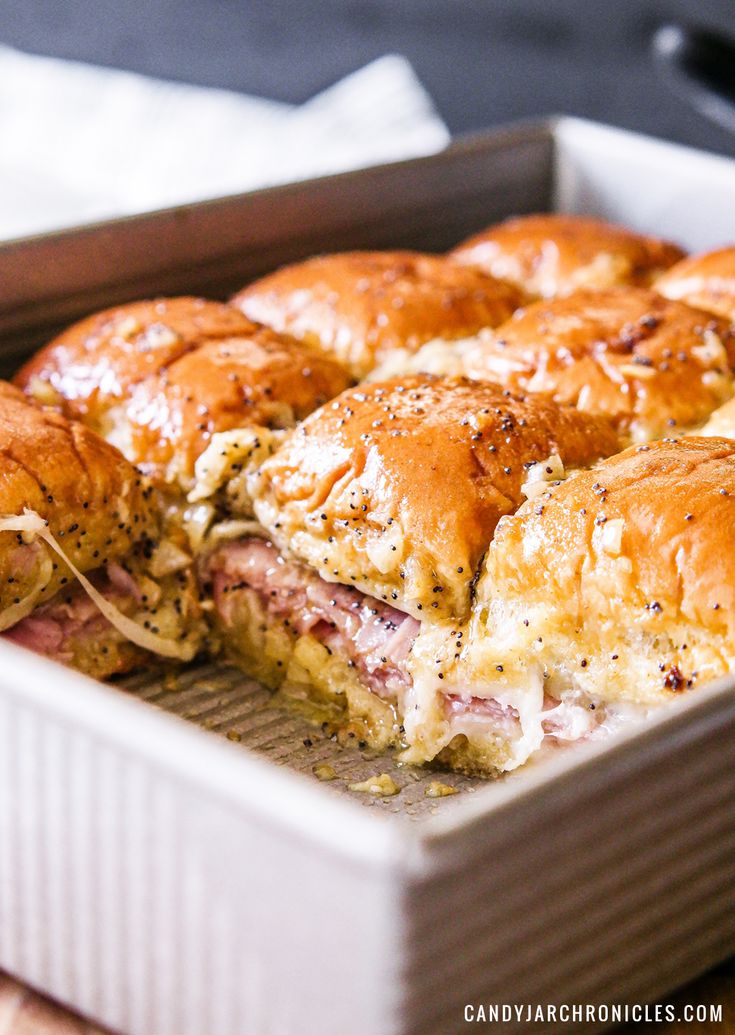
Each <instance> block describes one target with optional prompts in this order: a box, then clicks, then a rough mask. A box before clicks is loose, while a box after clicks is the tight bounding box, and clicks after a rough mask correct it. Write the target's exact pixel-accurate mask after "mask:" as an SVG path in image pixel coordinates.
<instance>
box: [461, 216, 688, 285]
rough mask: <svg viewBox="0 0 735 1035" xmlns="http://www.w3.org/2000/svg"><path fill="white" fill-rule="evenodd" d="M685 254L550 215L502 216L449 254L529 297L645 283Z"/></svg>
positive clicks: (585, 220)
mask: <svg viewBox="0 0 735 1035" xmlns="http://www.w3.org/2000/svg"><path fill="white" fill-rule="evenodd" d="M683 255H684V252H683V251H682V250H681V248H679V247H677V245H675V244H671V243H670V242H668V241H662V240H659V238H657V237H647V236H645V235H643V234H637V233H634V232H633V231H632V230H628V229H627V228H626V227H622V226H617V225H616V224H614V223H607V222H605V221H604V220H601V219H591V218H589V217H587V216H572V215H554V214H551V215H550V214H544V215H532V216H520V217H517V218H515V219H508V220H505V221H504V222H502V223H498V224H496V225H495V226H491V227H489V228H488V229H487V230H483V231H482V232H481V233H479V234H475V235H473V236H472V237H470V238H469V239H468V240H466V241H464V242H463V243H462V244H460V245H459V246H458V247H457V248H455V249H454V251H453V252H451V257H452V258H453V259H454V261H455V262H458V263H461V264H462V265H468V266H473V267H476V268H477V269H481V270H483V271H484V272H485V273H488V274H490V275H491V276H493V277H499V278H500V279H502V280H507V281H509V282H510V283H511V284H515V285H516V286H517V287H519V288H520V289H521V290H523V291H525V292H526V293H527V294H528V295H529V296H530V297H532V298H553V297H554V296H555V295H565V294H569V292H571V291H574V290H576V289H577V288H582V287H589V288H607V287H612V286H613V285H615V284H638V285H644V286H645V285H647V284H650V283H651V281H652V280H653V279H654V278H655V277H656V276H657V274H659V273H661V272H663V270H665V269H668V267H669V266H671V265H672V264H673V263H675V262H678V260H679V259H681V258H682V256H683Z"/></svg>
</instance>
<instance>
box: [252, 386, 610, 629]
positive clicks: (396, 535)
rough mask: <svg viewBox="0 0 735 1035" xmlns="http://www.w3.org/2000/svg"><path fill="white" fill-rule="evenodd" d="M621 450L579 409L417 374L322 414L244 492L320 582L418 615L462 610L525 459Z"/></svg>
mask: <svg viewBox="0 0 735 1035" xmlns="http://www.w3.org/2000/svg"><path fill="white" fill-rule="evenodd" d="M618 448H619V443H618V439H617V437H616V435H615V433H614V431H613V430H612V428H611V426H610V425H609V423H608V422H606V421H604V420H602V419H599V418H594V417H590V416H588V415H586V414H582V413H580V412H579V411H577V410H573V409H570V408H561V407H558V406H556V405H555V404H554V403H552V402H549V401H546V400H542V399H538V398H530V397H529V398H528V399H523V398H521V397H517V396H513V395H511V394H510V393H509V392H504V391H503V390H502V389H501V388H499V387H498V386H497V385H494V384H490V383H480V382H473V381H469V380H463V379H441V378H432V377H414V378H407V379H405V380H395V381H389V382H385V383H382V384H377V383H373V384H369V385H365V386H361V387H360V388H359V389H354V390H349V391H347V392H344V393H343V394H342V395H340V396H339V397H338V398H337V399H335V400H333V401H332V402H331V403H328V404H327V405H326V406H323V407H322V408H321V409H320V410H317V411H316V412H315V413H313V414H312V415H311V416H310V417H309V418H307V419H306V421H304V423H303V424H302V425H300V426H299V427H298V428H296V429H295V430H294V431H293V432H292V433H291V434H290V436H289V437H288V438H287V440H286V442H285V444H284V445H282V446H281V448H280V449H279V450H278V451H277V452H276V453H275V455H274V456H272V457H271V458H270V459H269V460H267V461H266V462H265V464H264V465H263V466H262V467H261V468H260V471H259V473H258V474H257V475H255V476H254V478H253V480H252V485H251V494H252V496H253V498H254V501H255V511H256V514H257V516H258V518H259V520H260V522H261V523H262V524H263V525H264V526H265V528H266V529H267V530H268V532H269V533H270V535H271V537H272V539H273V541H274V542H275V543H276V544H277V545H278V546H279V548H280V549H282V550H284V551H286V552H290V553H291V554H292V555H294V556H296V557H297V558H300V559H301V560H303V561H305V562H306V563H307V564H309V565H311V566H312V567H313V568H315V569H316V570H317V571H318V572H319V574H320V575H321V576H322V577H323V578H324V579H326V580H328V581H330V582H344V583H346V584H347V585H353V586H355V587H356V588H357V589H359V590H361V591H362V592H363V593H368V594H370V595H372V596H374V597H377V598H378V599H379V600H385V601H387V602H388V603H391V604H393V606H395V607H397V608H400V609H401V610H403V611H406V612H408V613H409V614H413V615H414V616H415V617H418V618H424V619H426V620H432V619H435V618H440V617H443V616H460V617H461V616H463V615H466V614H467V612H468V610H469V606H470V587H471V583H472V580H473V578H474V576H475V572H476V570H477V568H478V566H479V564H480V560H481V558H482V555H483V553H484V551H485V549H486V547H487V544H488V543H489V541H490V539H491V538H492V535H493V531H494V529H495V526H496V524H497V522H498V520H499V519H500V518H501V517H502V516H503V515H504V514H508V513H511V512H512V511H514V510H515V509H516V508H517V507H518V506H519V504H520V503H521V502H522V500H523V499H524V494H523V492H522V488H521V487H522V486H523V485H524V484H525V483H526V482H527V480H528V478H529V469H530V467H531V466H532V465H533V464H534V463H540V462H542V461H547V460H548V458H549V457H551V456H553V455H554V454H558V457H561V461H562V462H563V464H564V465H566V466H568V467H574V466H577V465H581V464H588V463H590V462H592V461H594V460H595V459H597V458H598V457H600V456H605V455H609V454H610V453H614V452H616V451H617V449H618ZM556 469H558V467H557V468H556ZM552 470H554V468H552V467H550V471H552Z"/></svg>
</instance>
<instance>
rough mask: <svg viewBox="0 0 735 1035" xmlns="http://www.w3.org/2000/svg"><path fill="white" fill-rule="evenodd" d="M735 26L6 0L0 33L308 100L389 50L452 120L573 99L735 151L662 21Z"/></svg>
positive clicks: (318, 1) (394, 6) (351, 7)
mask: <svg viewBox="0 0 735 1035" xmlns="http://www.w3.org/2000/svg"><path fill="white" fill-rule="evenodd" d="M692 20H695V21H696V22H697V23H699V24H703V25H705V26H709V27H710V28H715V29H717V28H721V29H724V30H726V31H728V32H730V33H735V3H734V2H733V0H697V2H696V3H692V0H597V2H595V0H256V2H238V0H188V2H187V0H146V2H145V3H144V4H139V3H135V2H133V0H64V3H59V2H58V0H6V2H5V3H4V4H3V5H2V15H1V16H0V40H1V41H2V42H5V43H9V44H12V45H15V46H17V47H20V48H23V49H26V50H29V51H33V52H37V53H41V54H53V55H56V56H59V57H69V58H77V59H79V60H83V61H90V62H96V63H99V64H105V65H113V66H117V67H120V68H127V69H131V70H134V71H139V72H145V73H148V74H151V75H157V76H162V77H165V78H170V79H178V80H184V81H188V82H194V83H201V84H205V85H210V86H222V87H229V88H231V89H235V90H240V91H243V92H246V93H255V94H260V95H263V96H267V97H273V98H276V99H279V100H284V101H291V102H301V101H304V100H306V99H307V98H308V97H310V96H311V95H313V94H314V93H316V92H318V91H319V90H320V89H322V88H323V87H324V86H326V85H328V84H330V83H332V82H334V81H335V80H336V79H338V78H340V77H341V76H343V75H345V74H346V73H347V72H350V71H352V70H354V69H356V68H358V67H359V66H360V65H363V64H365V63H366V62H368V61H370V60H372V59H373V58H375V57H378V56H380V55H381V54H384V53H387V52H391V51H399V52H401V53H403V54H405V55H406V56H407V57H408V58H409V59H410V61H411V62H412V63H413V65H414V67H415V69H416V71H417V72H418V75H419V76H420V78H421V79H422V80H423V82H424V83H425V85H426V86H427V88H428V89H429V91H430V92H431V93H432V95H433V97H434V99H435V101H436V104H437V106H438V108H439V110H440V112H441V114H442V115H443V116H444V118H445V119H446V121H447V123H448V125H449V127H450V129H451V130H452V132H454V133H458V132H462V131H464V130H469V129H477V128H480V127H483V126H489V125H493V124H497V123H499V122H507V121H509V120H512V119H517V118H519V117H524V116H529V115H536V114H547V113H550V112H566V113H571V114H578V115H586V116H589V117H592V118H596V119H600V120H601V121H604V122H610V123H614V124H617V125H621V126H627V127H629V128H631V129H637V130H643V131H647V132H650V133H653V134H656V135H658V136H664V137H668V138H670V139H673V140H680V141H684V142H686V143H689V144H693V145H695V146H699V147H705V148H710V149H713V150H717V151H722V152H729V153H735V138H733V137H730V136H728V134H727V133H726V132H725V131H723V130H722V129H718V128H717V127H716V126H714V125H711V124H709V123H708V122H707V121H706V120H705V119H703V118H702V116H701V115H699V114H697V113H696V112H695V111H693V110H692V109H691V108H690V107H688V105H687V103H686V101H685V100H683V99H682V98H681V97H678V96H676V94H675V93H673V92H672V91H671V90H670V89H669V88H668V86H667V85H666V84H665V82H664V81H663V80H662V79H661V77H660V76H659V75H658V74H657V72H656V69H655V67H654V63H653V61H652V59H651V56H650V49H649V45H650V39H651V36H652V33H653V31H654V30H655V28H656V27H657V26H658V25H660V24H661V23H663V22H676V21H681V22H690V21H692Z"/></svg>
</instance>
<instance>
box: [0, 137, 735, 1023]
mask: <svg viewBox="0 0 735 1035" xmlns="http://www.w3.org/2000/svg"><path fill="white" fill-rule="evenodd" d="M553 208H561V209H565V210H571V211H580V212H590V213H596V214H600V215H603V216H606V217H609V218H612V219H616V220H620V221H622V222H625V223H627V224H629V225H631V226H633V227H636V228H638V229H640V230H642V231H648V232H654V233H661V234H664V235H666V236H670V237H673V238H678V239H679V240H681V241H682V243H684V244H685V245H687V246H689V247H690V248H701V247H705V246H709V245H713V244H716V243H718V242H721V241H724V240H735V163H734V162H731V161H728V160H726V159H722V158H718V157H715V156H710V155H705V154H701V153H695V152H692V151H690V150H686V149H684V148H680V147H675V146H672V145H668V144H665V143H661V142H657V141H653V140H651V139H646V138H642V137H638V136H634V135H632V134H629V133H623V132H621V131H618V130H613V129H609V128H606V127H603V126H599V125H596V124H592V123H588V122H582V121H579V120H574V119H566V118H561V119H550V120H547V121H544V122H541V123H538V124H532V125H522V126H518V127H515V128H513V127H512V128H510V129H505V130H500V131H497V132H494V133H490V134H487V135H485V136H482V137H476V138H473V139H469V140H466V141H463V142H459V143H457V144H456V145H454V146H453V147H451V148H450V149H448V150H447V151H446V152H444V153H442V154H440V155H437V156H434V157H432V158H424V159H419V160H416V161H409V162H402V163H398V164H394V165H389V166H383V167H379V168H375V169H370V170H366V171H364V172H359V173H348V174H345V175H340V176H335V177H329V178H326V179H321V180H317V181H312V182H309V183H304V184H299V185H297V186H293V187H281V188H276V189H274V190H267V191H259V192H257V193H254V194H250V195H242V196H239V197H235V198H226V199H223V200H221V201H214V202H208V203H206V204H203V205H191V206H187V207H184V208H180V209H173V210H168V211H165V212H159V213H155V214H153V215H148V216H143V217H135V218H132V219H126V220H121V221H116V222H112V223H106V224H104V225H100V226H95V227H86V228H83V229H80V230H74V231H69V232H63V233H58V234H53V235H50V236H44V237H37V238H31V239H28V240H24V241H18V242H13V243H10V244H7V245H4V246H3V247H2V248H0V333H2V363H3V366H4V368H5V371H6V372H7V371H9V370H11V369H12V368H13V367H14V366H15V365H16V364H17V362H18V360H19V359H20V358H21V357H22V356H23V355H25V354H26V353H27V351H28V349H29V348H31V347H32V346H34V345H36V344H38V343H40V342H41V341H43V340H44V339H45V338H47V337H48V335H49V334H50V333H51V332H52V331H53V330H55V329H56V328H57V327H58V326H60V325H62V324H63V323H65V322H68V321H69V320H71V319H73V318H75V317H77V316H80V315H82V314H83V313H86V312H88V311H90V310H92V309H94V308H97V307H99V306H102V305H107V304H111V303H114V302H119V301H124V300H128V299H131V298H133V297H135V296H140V295H152V294H155V293H159V292H185V291H186V292H188V291H197V292H201V293H205V294H210V295H213V296H218V295H221V296H223V297H224V296H226V294H227V293H228V292H229V291H230V290H232V289H233V288H235V287H237V286H240V285H241V284H242V283H244V282H245V281H246V280H247V279H248V278H250V277H252V276H254V275H256V274H258V273H262V272H264V271H265V270H267V269H269V268H272V267H273V266H274V265H276V264H278V263H280V262H283V261H286V260H288V259H294V258H298V257H301V256H304V255H307V254H310V253H312V252H314V251H318V250H320V249H322V250H323V249H334V248H343V247H365V246H395V245H407V246H415V247H422V248H444V247H447V246H449V245H451V244H453V243H455V242H456V241H458V240H459V239H460V238H461V237H462V236H463V235H466V234H468V233H469V232H470V231H472V230H476V229H479V228H480V227H482V226H483V225H485V224H487V223H490V222H492V221H493V220H496V219H498V218H500V217H502V216H505V215H508V214H510V213H514V212H529V211H537V210H550V209H553ZM734 689H735V681H734V680H733V679H727V680H725V681H722V682H720V683H718V684H713V685H711V686H708V687H706V688H704V689H702V690H698V691H697V692H696V693H692V694H691V695H682V697H681V699H679V700H678V701H676V702H675V703H674V704H672V705H671V706H670V707H668V708H666V709H664V710H662V711H661V712H660V713H659V714H657V715H656V716H655V717H654V719H653V720H652V721H651V722H649V723H648V724H647V725H646V726H644V727H636V728H634V729H633V728H631V729H630V730H627V731H624V732H623V733H621V734H618V735H617V736H616V737H615V738H611V739H610V740H609V741H606V742H605V743H597V744H590V745H579V746H577V747H575V748H573V749H571V750H569V749H567V750H564V751H556V752H550V753H549V754H548V755H546V756H545V757H544V758H543V759H542V760H540V761H538V762H536V763H534V764H532V765H530V766H528V767H526V768H525V769H524V770H521V771H520V772H516V773H513V774H510V775H509V776H507V777H505V778H503V779H500V780H496V781H488V782H483V781H479V780H472V779H468V778H466V777H460V776H457V775H453V774H441V775H440V776H439V777H437V774H436V773H431V772H425V771H421V770H411V769H409V768H406V767H404V768H401V767H399V766H397V765H396V764H395V763H394V762H393V761H392V759H390V758H385V757H380V756H375V755H374V754H371V753H370V752H369V751H366V750H363V749H362V748H361V745H359V744H355V743H354V742H352V741H349V740H347V741H346V742H343V741H341V740H340V738H338V737H337V735H335V734H333V733H332V731H331V730H329V729H320V728H317V729H314V728H312V727H310V726H307V725H305V724H304V723H303V722H302V721H301V720H300V719H299V718H297V717H295V716H293V715H288V714H285V713H283V712H281V711H279V710H277V709H276V708H274V707H273V706H272V703H271V699H270V697H269V695H268V694H267V693H266V692H265V691H263V690H262V689H261V688H259V687H258V686H257V685H256V684H253V683H252V682H249V681H248V680H246V679H245V678H244V677H243V676H242V675H240V674H238V673H237V672H235V671H233V670H231V669H228V668H225V667H223V666H218V665H212V664H210V665H207V666H203V667H200V668H198V669H195V668H189V669H186V670H182V671H180V672H178V673H169V674H166V675H165V676H162V675H160V674H159V675H156V674H152V673H150V672H147V673H144V674H142V675H139V676H136V677H133V678H131V679H129V680H127V682H126V684H125V686H116V687H110V686H103V685H102V684H98V683H95V682H94V681H92V680H89V679H87V678H85V677H83V676H80V675H78V674H76V673H74V672H72V671H70V670H67V669H64V668H61V667H59V666H57V665H55V664H53V663H51V662H49V661H47V660H45V659H43V658H39V657H36V656H34V655H32V654H30V653H28V652H26V651H23V650H22V649H20V648H18V647H15V646H14V645H12V644H9V643H5V642H0V968H3V969H6V970H8V971H10V972H11V973H13V974H15V975H17V976H18V977H20V978H22V979H23V980H24V981H26V982H28V983H29V984H31V985H33V986H35V987H36V988H38V989H41V990H43V991H44V992H46V993H48V994H49V995H51V996H53V997H55V998H56V999H59V1000H61V1001H62V1002H64V1003H66V1004H68V1005H70V1006H71V1007H73V1008H74V1009H76V1010H78V1011H80V1012H81V1013H83V1014H86V1015H87V1016H89V1017H91V1018H93V1019H95V1020H96V1021H98V1022H99V1023H102V1024H104V1025H107V1026H108V1027H110V1028H111V1029H113V1030H115V1031H119V1032H124V1033H130V1035H261V1033H262V1035H271V1033H272V1035H276V1033H277V1035H292V1033H293V1035H295V1033H299V1035H303V1033H311V1032H314V1033H319V1035H344V1033H347V1032H349V1033H350V1035H447V1033H452V1032H455V1031H463V1030H467V1023H466V1021H465V1007H466V1006H468V1005H469V1006H474V1007H475V1008H477V1007H478V1006H480V1005H483V1006H485V1007H488V1006H489V1005H491V1004H497V1005H506V1006H510V1005H514V1004H516V1005H521V1006H526V1005H533V1006H535V1005H537V1004H581V1005H586V1004H590V1005H591V1004H606V1005H611V1004H616V1003H626V1002H629V1003H632V1002H645V1001H648V1000H651V999H653V998H656V997H659V996H661V995H663V994H664V993H666V992H668V991H670V990H671V989H672V988H673V987H675V986H676V985H678V984H681V983H683V982H685V981H688V980H689V979H691V978H693V977H695V976H696V975H697V974H699V973H701V972H703V971H704V970H706V969H708V968H709V967H711V966H712V965H714V964H715V963H717V962H718V961H719V960H721V959H723V958H724V957H725V956H727V955H729V954H731V953H733V952H735V795H734V794H733V786H732V772H733V771H734V769H735V693H733V690H734ZM325 764H329V765H331V767H332V769H333V770H334V772H335V774H336V778H335V779H332V780H329V781H320V780H319V779H317V778H316V776H315V775H314V773H313V770H314V768H317V769H318V770H319V767H320V766H323V765H325ZM319 771H320V772H322V773H323V770H319ZM381 772H389V773H391V774H392V775H393V778H394V779H395V781H396V783H397V784H398V785H399V787H400V788H401V790H400V793H399V794H397V795H395V796H394V797H390V798H373V797H371V796H369V795H366V794H364V793H360V792H357V791H353V790H350V789H349V785H350V784H353V783H355V782H359V781H360V780H362V779H364V778H365V777H367V776H371V775H377V774H378V773H381ZM438 778H439V779H440V780H441V782H442V783H444V784H446V785H448V786H451V787H452V788H453V789H454V790H455V791H456V792H457V793H455V794H452V795H447V796H445V797H439V798H436V797H431V796H429V795H427V791H429V790H430V784H431V782H432V781H436V780H437V779H438ZM603 1027H604V1024H603V1023H602V1022H601V1021H600V1019H599V1018H597V1019H595V1020H594V1021H590V1020H588V1019H587V1018H586V1016H585V1017H584V1018H583V1019H582V1020H581V1021H580V1022H579V1023H578V1024H577V1025H576V1027H575V1023H573V1022H570V1023H568V1024H564V1025H563V1030H565V1031H574V1030H580V1031H589V1032H592V1031H596V1030H600V1029H601V1028H603ZM496 1030H502V1031H508V1032H513V1031H530V1030H537V1031H559V1030H561V1029H560V1025H559V1024H558V1023H555V1022H553V1021H549V1022H546V1023H539V1024H537V1025H535V1026H532V1025H530V1024H529V1023H528V1021H527V1020H526V1019H525V1015H524V1016H523V1017H522V1018H521V1019H520V1020H519V1019H516V1020H509V1021H507V1022H506V1023H504V1024H500V1025H498V1026H497V1027H496Z"/></svg>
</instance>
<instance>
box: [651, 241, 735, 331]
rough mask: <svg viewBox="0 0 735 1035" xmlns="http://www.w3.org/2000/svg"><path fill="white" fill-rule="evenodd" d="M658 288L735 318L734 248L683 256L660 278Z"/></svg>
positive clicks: (667, 296)
mask: <svg viewBox="0 0 735 1035" xmlns="http://www.w3.org/2000/svg"><path fill="white" fill-rule="evenodd" d="M655 288H656V291H659V292H660V293H661V294H662V295H665V296H666V298H673V299H677V300H678V301H681V302H687V303H688V304H689V305H693V306H696V307H697V308H699V309H705V310H707V312H710V313H715V314H716V315H717V316H722V317H724V318H725V319H726V320H731V321H735V247H730V248H719V249H717V250H716V251H712V252H704V253H703V254H702V255H690V256H689V257H688V258H686V259H682V261H681V262H678V263H677V264H676V265H675V266H672V267H671V269H670V270H668V271H667V272H666V273H664V274H663V275H662V276H661V277H659V278H658V280H657V281H656V284H655Z"/></svg>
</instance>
